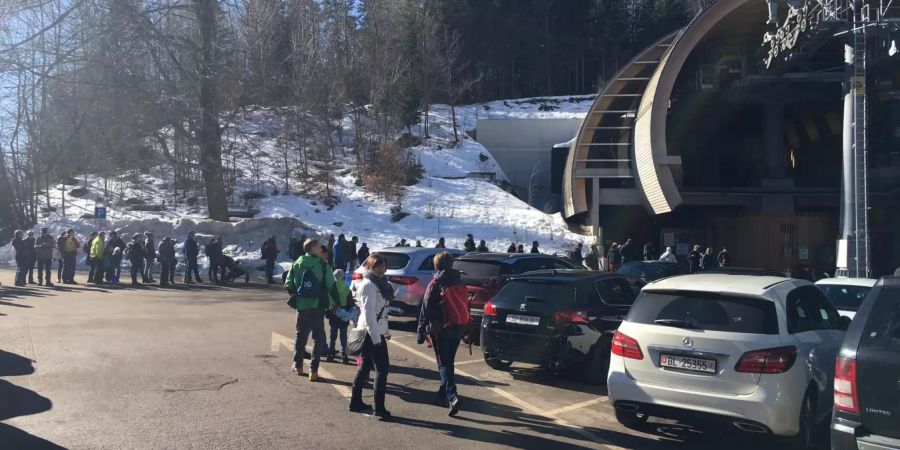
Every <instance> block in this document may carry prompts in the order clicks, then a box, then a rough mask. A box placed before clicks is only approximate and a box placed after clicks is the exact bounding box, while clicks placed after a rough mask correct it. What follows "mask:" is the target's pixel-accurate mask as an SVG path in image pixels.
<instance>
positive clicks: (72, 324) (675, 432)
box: [0, 270, 824, 449]
mask: <svg viewBox="0 0 900 450" xmlns="http://www.w3.org/2000/svg"><path fill="white" fill-rule="evenodd" d="M81 279H83V277H81ZM0 282H2V283H3V286H2V287H0V400H2V402H0V420H2V423H0V448H4V449H5V448H10V449H13V448H15V449H19V448H58V447H63V448H85V449H94V448H110V449H112V448H116V449H118V448H151V449H157V448H159V449H162V448H166V449H169V448H217V449H220V448H224V449H228V448H235V449H237V448H241V449H243V448H260V449H263V448H265V449H271V448H350V447H352V446H358V445H359V443H360V442H361V439H363V438H362V437H361V436H365V440H366V441H367V442H368V443H369V444H367V445H375V446H377V447H385V446H391V447H395V448H412V447H422V446H426V445H427V446H428V447H431V448H492V447H507V448H548V447H549V448H554V449H557V448H634V449H675V448H678V449H682V448H690V449H721V448H725V447H728V448H732V449H755V448H761V447H769V448H776V447H777V446H776V445H773V444H772V442H771V441H769V440H766V439H762V438H758V437H755V436H750V435H747V434H743V433H739V432H734V431H732V430H728V429H712V430H705V431H703V430H700V429H694V428H690V427H686V426H682V425H679V424H673V423H665V422H657V421H652V422H651V423H649V424H647V425H646V426H645V427H644V428H642V429H641V430H639V431H635V430H629V429H626V428H624V427H622V426H621V425H619V424H618V423H617V422H616V420H615V417H614V415H613V412H612V409H611V407H610V405H609V404H608V403H607V397H606V395H605V394H606V393H605V389H604V388H603V387H602V386H588V385H586V384H584V383H583V382H581V381H580V380H578V379H574V378H568V377H563V376H559V375H554V374H551V373H548V372H545V371H542V370H539V369H536V368H533V367H528V366H518V365H516V366H513V370H511V371H510V372H500V371H496V370H492V369H490V368H489V367H487V365H485V364H484V362H483V361H482V358H481V354H480V351H479V348H478V347H474V348H473V350H472V354H471V355H470V354H469V351H468V349H467V348H465V347H463V348H461V349H460V352H459V356H458V360H457V376H458V384H459V389H460V395H461V396H462V398H463V407H462V409H463V412H462V413H460V415H459V416H458V417H457V418H450V417H448V416H447V414H446V410H445V409H443V408H439V407H436V406H432V405H431V401H432V399H433V396H434V392H436V391H437V388H438V384H439V381H438V376H437V373H436V371H435V370H434V359H433V355H432V354H431V351H430V349H427V348H425V347H424V346H420V345H417V344H416V341H415V336H414V334H413V330H414V324H413V322H412V321H411V319H406V318H398V319H396V320H394V321H393V322H392V328H393V330H394V331H393V333H394V338H393V339H392V341H391V344H390V345H391V347H390V356H391V363H392V372H391V374H390V377H389V379H388V385H389V392H388V398H387V407H388V409H390V410H391V412H392V413H393V414H394V415H395V418H394V419H393V420H392V421H391V422H390V423H382V422H379V421H377V420H376V419H375V418H373V417H369V416H364V415H358V414H350V413H348V412H347V411H346V407H347V401H348V398H349V392H350V391H349V389H350V381H351V380H352V378H353V374H354V373H355V365H344V364H341V363H339V362H338V363H325V362H323V363H322V367H321V369H320V375H321V376H323V377H324V379H325V380H324V381H323V382H321V383H310V382H309V381H308V380H306V379H305V378H299V377H297V376H295V375H293V374H292V373H291V372H290V363H291V350H290V349H291V348H292V347H293V313H292V311H291V310H290V309H288V307H287V306H286V305H284V300H285V299H284V295H283V293H282V291H281V290H280V289H278V288H267V287H261V286H259V285H257V286H255V287H254V286H251V287H243V286H236V287H229V288H221V287H212V286H200V287H195V288H191V289H189V288H187V287H185V286H179V287H176V288H169V289H164V288H159V287H148V288H145V289H119V288H114V287H93V286H85V285H78V286H66V287H64V288H63V287H60V288H56V289H48V288H37V287H31V288H10V287H9V285H10V284H12V272H10V271H7V270H0ZM367 394H368V395H371V391H370V390H369V391H367ZM370 400H371V399H370ZM370 400H369V401H370ZM823 434H824V431H823ZM823 447H824V444H823Z"/></svg>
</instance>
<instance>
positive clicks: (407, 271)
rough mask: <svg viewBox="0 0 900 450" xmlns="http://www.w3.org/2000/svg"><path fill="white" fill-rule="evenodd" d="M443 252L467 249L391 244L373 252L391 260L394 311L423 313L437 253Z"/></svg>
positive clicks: (356, 273) (358, 271)
mask: <svg viewBox="0 0 900 450" xmlns="http://www.w3.org/2000/svg"><path fill="white" fill-rule="evenodd" d="M441 252H448V253H450V254H452V255H453V256H459V255H462V254H464V253H465V252H463V251H462V250H457V249H452V248H447V249H445V248H430V247H429V248H425V247H391V248H386V249H383V250H379V251H377V252H373V253H372V254H373V255H381V256H383V257H384V258H385V259H386V260H387V272H386V273H385V276H387V277H388V281H390V282H391V285H392V286H394V292H395V296H394V301H393V302H391V305H390V308H389V313H390V315H392V316H403V315H411V316H414V315H416V314H418V313H419V305H421V304H422V298H423V297H425V288H426V287H428V283H429V282H430V281H431V279H432V278H433V276H434V255H436V254H438V253H441ZM362 271H363V269H362V267H359V268H357V269H356V270H355V271H354V273H353V278H354V279H357V278H359V277H361V276H362Z"/></svg>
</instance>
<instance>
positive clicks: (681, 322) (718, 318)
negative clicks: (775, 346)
mask: <svg viewBox="0 0 900 450" xmlns="http://www.w3.org/2000/svg"><path fill="white" fill-rule="evenodd" d="M625 320H627V321H629V322H632V323H642V324H649V325H653V324H656V325H663V326H677V327H682V328H691V329H697V330H708V331H727V332H731V333H753V334H778V316H777V313H776V312H775V304H774V303H772V302H771V301H768V300H765V299H761V298H754V297H739V296H730V295H722V294H717V293H711V292H690V291H672V292H667V291H644V292H642V293H641V295H640V296H638V299H637V300H636V301H635V303H634V306H632V307H631V310H629V312H628V317H627V318H626V319H625Z"/></svg>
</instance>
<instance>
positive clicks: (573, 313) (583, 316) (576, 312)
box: [553, 308, 590, 325]
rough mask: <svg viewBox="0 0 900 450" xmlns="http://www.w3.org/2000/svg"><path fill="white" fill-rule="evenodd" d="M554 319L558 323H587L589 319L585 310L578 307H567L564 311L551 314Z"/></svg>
mask: <svg viewBox="0 0 900 450" xmlns="http://www.w3.org/2000/svg"><path fill="white" fill-rule="evenodd" d="M553 317H554V318H555V319H556V323H557V324H560V325H564V324H569V323H571V324H589V323H590V320H589V319H588V312H587V310H584V309H580V308H573V309H567V310H565V311H560V312H558V313H556V314H554V315H553Z"/></svg>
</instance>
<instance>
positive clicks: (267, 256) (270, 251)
mask: <svg viewBox="0 0 900 450" xmlns="http://www.w3.org/2000/svg"><path fill="white" fill-rule="evenodd" d="M260 254H261V258H262V259H263V260H264V261H265V262H266V282H267V283H269V284H275V278H273V277H274V276H275V260H276V259H278V245H277V244H276V243H275V236H272V237H270V238H269V239H267V240H266V242H263V245H262V248H261V249H260Z"/></svg>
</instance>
